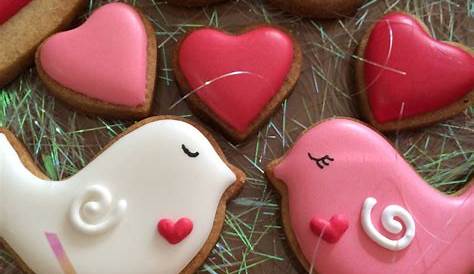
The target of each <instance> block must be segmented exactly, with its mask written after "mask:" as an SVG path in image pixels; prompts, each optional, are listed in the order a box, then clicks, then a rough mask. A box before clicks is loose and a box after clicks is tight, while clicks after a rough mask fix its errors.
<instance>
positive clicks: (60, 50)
mask: <svg viewBox="0 0 474 274" xmlns="http://www.w3.org/2000/svg"><path fill="white" fill-rule="evenodd" d="M147 45H148V37H147V33H146V30H145V26H144V24H143V21H142V18H141V17H140V15H139V14H138V12H137V11H136V10H135V9H134V8H132V7H131V6H129V5H126V4H122V3H112V4H107V5H104V6H102V7H100V8H98V9H97V10H96V11H95V12H94V13H93V14H92V15H91V16H90V17H89V18H88V19H87V21H86V22H85V23H84V24H83V25H82V26H80V27H78V28H76V29H74V30H70V31H66V32H62V33H58V34H55V35H53V36H51V37H50V38H49V39H48V40H46V42H45V43H44V44H43V45H42V46H41V48H40V62H41V67H42V68H43V70H44V71H45V72H46V73H47V74H48V76H49V77H51V78H52V79H54V80H55V81H57V82H58V83H59V84H61V86H64V87H67V88H69V89H70V90H73V91H75V92H78V93H80V94H82V95H85V96H88V97H90V98H94V99H98V100H100V101H103V102H106V103H111V104H115V105H123V106H130V107H136V106H139V105H141V104H143V103H144V102H145V96H146V92H147V89H146V84H147V64H148V60H147Z"/></svg>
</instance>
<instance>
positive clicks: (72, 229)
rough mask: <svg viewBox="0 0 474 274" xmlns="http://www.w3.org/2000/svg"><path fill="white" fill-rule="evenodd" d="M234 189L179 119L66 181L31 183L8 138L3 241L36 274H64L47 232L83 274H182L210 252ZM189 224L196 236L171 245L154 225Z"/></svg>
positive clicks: (0, 158)
mask: <svg viewBox="0 0 474 274" xmlns="http://www.w3.org/2000/svg"><path fill="white" fill-rule="evenodd" d="M183 144H184V145H185V146H186V148H187V149H189V151H191V152H199V156H197V157H194V158H192V157H189V156H188V155H186V154H185V153H184V152H183V149H182V145H183ZM235 180H236V175H235V174H234V173H233V172H232V170H231V169H230V168H229V167H228V166H227V165H226V164H225V163H224V162H223V161H222V159H221V158H220V156H219V155H218V153H217V152H216V151H215V150H214V148H213V146H212V145H211V143H210V142H209V141H208V140H207V138H206V137H205V136H204V135H203V134H202V133H201V132H200V131H199V130H197V129H196V128H194V127H193V126H191V125H190V124H187V123H185V122H182V121H177V120H172V119H168V120H160V121H155V122H151V123H148V124H146V125H144V126H142V127H140V128H138V129H136V130H134V131H132V132H131V133H129V134H127V135H125V136H124V137H122V138H121V139H119V140H118V141H117V142H115V143H114V144H113V145H112V146H110V147H109V148H108V149H107V150H105V151H104V152H103V153H101V154H100V155H99V156H98V157H97V158H96V159H94V160H93V161H92V162H91V163H90V164H89V165H87V166H86V167H85V168H84V169H83V170H81V171H80V172H78V173H77V174H76V175H74V176H72V177H70V178H68V179H66V180H64V181H61V182H51V181H46V180H42V179H39V178H37V177H35V176H34V175H33V174H31V173H30V172H29V171H28V170H27V169H26V168H25V167H24V165H23V164H22V162H21V160H20V158H19V156H18V155H17V153H16V152H15V150H14V149H13V147H12V146H11V144H10V143H9V142H8V140H7V138H6V136H5V135H3V134H0V237H2V238H3V239H4V240H6V241H7V243H8V244H9V245H10V246H11V247H12V248H13V249H14V250H15V252H16V253H17V255H19V256H20V257H21V258H22V260H23V261H24V262H25V263H26V264H27V265H28V266H29V267H30V268H31V269H32V270H33V271H34V272H35V273H38V274H43V273H48V274H53V273H63V270H62V268H61V266H60V263H59V262H58V259H57V258H56V257H55V255H54V253H53V251H52V249H51V246H50V245H49V243H48V240H47V238H46V237H45V233H54V234H56V235H57V237H58V239H59V241H60V242H61V244H62V248H63V249H64V252H65V253H66V254H67V257H68V258H69V260H70V262H71V265H72V267H73V268H74V270H75V271H76V273H78V274H80V273H87V274H90V273H91V274H92V273H160V274H167V273H169V274H171V273H173V274H174V273H178V272H180V271H181V270H182V269H183V268H184V267H185V266H186V265H187V264H188V263H189V262H190V261H191V260H192V259H193V258H194V257H195V256H196V254H197V253H198V252H199V251H200V250H201V248H202V247H203V245H204V244H205V243H206V241H207V238H208V236H209V234H210V233H211V230H212V227H213V222H214V218H215V214H216V210H217V207H218V204H219V202H220V199H221V196H222V195H223V193H224V192H225V190H226V189H227V188H228V187H229V186H230V185H231V184H232V183H234V182H235ZM182 217H186V218H189V219H190V220H191V221H192V222H193V226H194V228H193V231H192V233H191V234H190V235H189V236H188V237H187V238H186V239H184V240H183V241H182V242H180V243H179V244H177V245H170V244H169V243H168V242H167V241H166V240H165V239H164V238H163V237H161V236H160V235H159V233H157V231H156V225H157V223H158V221H159V220H161V219H164V218H168V219H172V220H178V219H179V218H182ZM48 235H49V234H48Z"/></svg>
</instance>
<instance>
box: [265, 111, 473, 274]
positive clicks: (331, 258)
mask: <svg viewBox="0 0 474 274" xmlns="http://www.w3.org/2000/svg"><path fill="white" fill-rule="evenodd" d="M266 174H267V176H268V178H269V179H270V181H271V182H272V183H273V185H274V186H275V187H276V188H277V190H278V191H279V192H280V194H281V195H282V215H283V223H284V227H285V231H286V234H287V236H288V240H289V242H290V245H291V246H292V248H293V250H294V252H295V253H296V255H297V256H298V258H299V260H300V261H301V263H302V264H303V265H304V266H305V267H306V269H307V270H308V271H312V270H315V271H317V273H319V274H327V273H366V274H371V273H373V274H375V273H405V274H408V273H410V274H415V273H431V274H433V273H434V274H443V273H470V272H472V271H473V270H474V260H473V257H472V255H473V254H474V245H473V242H472V240H473V238H472V235H473V231H474V222H473V220H474V214H473V210H474V199H473V192H474V191H473V189H474V188H473V183H474V182H471V183H469V184H468V185H467V186H466V187H465V188H464V190H463V191H460V192H459V193H458V194H457V195H453V196H448V195H445V194H443V193H441V192H439V191H437V190H436V189H434V188H432V187H431V186H429V185H428V184H427V183H426V182H425V181H424V180H423V178H421V177H420V175H418V174H417V173H416V172H415V170H414V169H413V168H412V167H411V166H410V164H408V163H407V162H406V161H405V160H404V159H403V157H402V156H401V155H400V154H399V153H398V152H397V151H396V150H395V149H394V148H393V147H392V146H391V145H390V143H388V142H387V141H386V140H385V139H384V137H382V136H381V135H379V134H378V133H376V132H375V131H373V130H372V129H370V128H369V127H367V126H365V125H363V124H360V123H358V122H356V121H354V120H350V119H330V120H327V121H324V122H322V123H320V124H317V125H316V126H314V127H313V128H311V129H309V130H308V131H306V132H305V133H304V134H303V135H302V136H301V137H300V138H299V140H298V141H297V142H296V144H295V145H294V146H293V148H291V149H290V151H288V152H287V153H286V155H285V156H283V157H282V158H280V159H278V160H275V161H273V162H272V163H271V164H270V165H269V166H268V168H267V171H266Z"/></svg>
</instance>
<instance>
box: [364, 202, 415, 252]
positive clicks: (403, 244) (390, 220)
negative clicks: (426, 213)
mask: <svg viewBox="0 0 474 274" xmlns="http://www.w3.org/2000/svg"><path fill="white" fill-rule="evenodd" d="M376 204H377V200H376V199H375V198H373V197H369V198H367V199H365V202H364V205H363V207H362V212H361V222H362V228H363V229H364V231H365V233H366V234H367V236H369V238H370V239H372V240H373V241H374V242H375V243H377V244H378V245H380V246H382V247H384V248H386V249H389V250H392V251H399V250H403V249H405V248H407V247H408V246H409V245H410V243H411V242H412V241H413V239H414V238H415V221H414V220H413V217H412V216H411V215H410V213H409V212H408V211H407V210H406V209H404V208H403V207H401V206H399V205H389V206H387V207H386V208H385V209H384V210H383V212H382V225H383V227H384V228H385V229H386V230H387V231H388V232H390V233H392V234H398V233H400V232H402V230H403V226H402V223H403V225H405V234H404V235H403V236H402V238H400V239H399V240H391V239H389V238H387V237H385V236H384V235H382V234H381V233H380V232H378V231H377V228H375V226H374V224H373V223H372V217H371V215H372V209H373V208H374V206H375V205H376ZM395 217H397V218H399V219H400V220H401V221H402V223H400V222H399V221H397V220H396V219H395Z"/></svg>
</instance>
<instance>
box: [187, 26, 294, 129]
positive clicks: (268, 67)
mask: <svg viewBox="0 0 474 274" xmlns="http://www.w3.org/2000/svg"><path fill="white" fill-rule="evenodd" d="M293 55H294V54H293V41H292V39H291V38H290V37H289V36H288V35H287V34H286V33H284V32H282V31H280V30H278V29H275V28H271V27H267V26H265V27H259V28H256V29H253V30H251V31H249V32H247V33H244V34H241V35H238V36H235V35H230V34H227V33H224V32H221V31H218V30H215V29H210V28H204V29H200V30H197V31H194V32H192V33H191V34H189V35H188V36H187V37H186V38H185V39H184V40H183V42H182V43H181V46H180V49H179V54H178V57H179V60H178V62H179V69H180V71H181V73H182V74H183V75H184V77H185V78H186V81H187V83H188V86H189V87H190V89H191V90H198V91H197V95H198V96H199V98H200V99H201V100H202V101H203V102H204V104H205V105H206V106H207V107H209V108H210V109H211V110H212V112H214V113H215V114H216V115H217V117H218V118H219V119H220V120H221V121H223V122H225V123H226V124H227V125H229V126H230V127H232V128H233V129H234V130H236V131H237V132H239V133H243V132H245V130H246V129H248V127H249V126H250V124H251V123H252V122H253V121H255V120H256V119H257V118H258V116H259V115H260V113H261V112H262V110H263V109H264V107H265V106H266V105H267V104H268V102H269V101H270V100H271V99H272V98H273V97H274V96H275V95H276V94H277V93H278V92H279V91H280V89H281V88H282V85H283V83H284V82H285V81H286V77H287V75H288V73H289V71H290V69H291V66H292V64H293V58H294V56H293Z"/></svg>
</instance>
